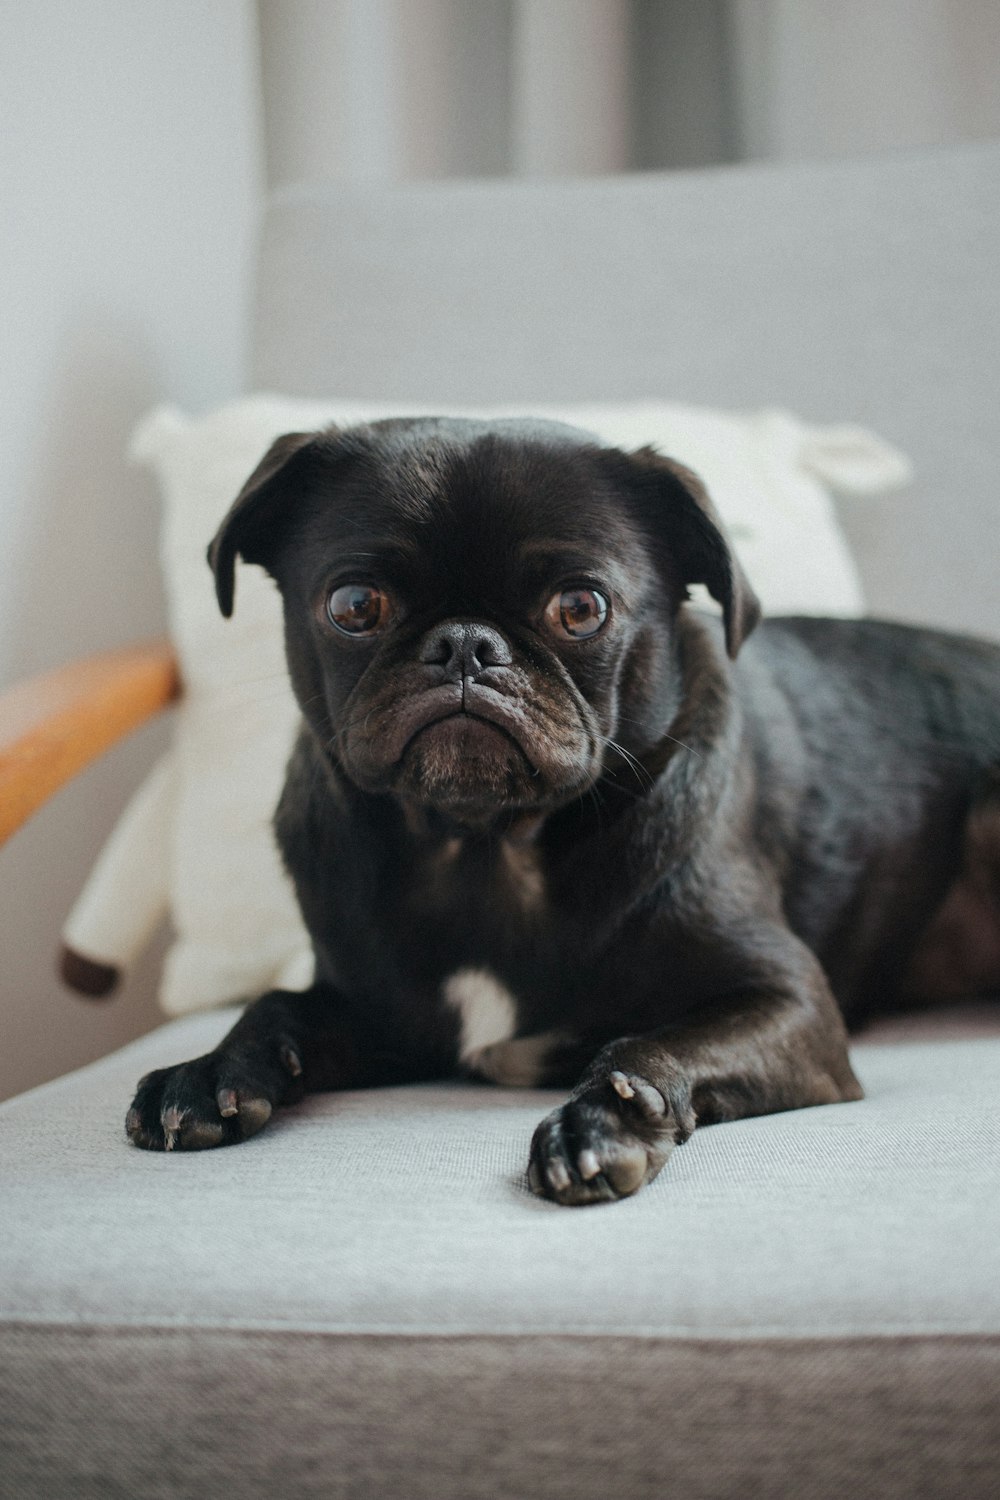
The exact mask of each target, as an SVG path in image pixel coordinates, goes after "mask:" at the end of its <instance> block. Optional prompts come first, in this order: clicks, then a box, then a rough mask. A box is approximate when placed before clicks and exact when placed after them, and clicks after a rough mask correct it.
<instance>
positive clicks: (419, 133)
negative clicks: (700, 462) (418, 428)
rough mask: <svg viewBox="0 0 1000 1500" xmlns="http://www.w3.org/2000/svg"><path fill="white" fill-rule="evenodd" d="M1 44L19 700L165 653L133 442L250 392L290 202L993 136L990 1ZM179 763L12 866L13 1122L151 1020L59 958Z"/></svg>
mask: <svg viewBox="0 0 1000 1500" xmlns="http://www.w3.org/2000/svg"><path fill="white" fill-rule="evenodd" d="M0 28H2V29H0V34H2V37H3V49H2V55H0V161H2V167H0V172H2V178H0V182H2V186H0V203H2V212H3V234H2V237H0V246H2V248H0V256H2V262H0V264H2V275H0V301H2V306H3V342H2V348H3V360H2V363H0V431H2V433H3V438H4V462H3V466H2V469H0V537H2V540H3V545H2V548H0V688H2V687H4V686H6V685H7V684H8V683H10V682H13V681H15V680H17V679H19V678H21V677H24V676H27V675H29V674H30V673H33V672H36V671H39V670H42V669H45V668H48V667H51V666H54V665H57V664H60V663H62V662H64V661H65V660H67V659H68V658H71V657H74V656H79V655H81V654H84V653H86V652H90V651H96V650H100V649H103V648H105V647H110V646H114V645H118V644H121V643H125V642H128V641H132V640H136V639H141V638H143V637H148V636H151V635H156V634H159V633H161V632H162V631H163V629H164V624H165V621H164V611H163V603H162V598H161V593H160V585H159V577H158V569H157V561H156V534H157V524H158V505H157V500H156V495H155V493H154V492H153V486H152V481H151V480H150V479H149V477H148V476H147V475H145V474H143V473H140V472H138V471H136V470H134V469H132V468H130V467H129V465H128V464H127V462H126V458H125V449H126V444H127V439H128V434H129V431H130V429H131V428H132V426H133V425H134V423H135V421H136V420H137V418H138V417H139V416H140V415H141V414H142V413H143V412H144V411H145V410H146V409H147V408H148V407H149V406H151V405H152V404H154V403H155V402H158V401H163V400H170V401H174V402H176V403H178V404H179V405H180V406H182V407H184V408H185V409H187V410H190V411H195V412H197V411H200V410H202V409H204V408H206V407H208V406H211V405H213V404H215V403H217V402H219V401H221V400H224V399H226V398H227V397H229V396H232V395H235V394H237V393H239V392H241V391H242V390H244V389H245V388H246V374H245V370H246V340H247V333H248V311H249V305H250V287H251V277H252V271H253V266H252V255H253V243H254V232H255V226H256V223H257V218H258V213H259V209H260V205H261V203H262V201H263V199H264V196H265V195H266V194H267V193H268V192H269V191H271V190H273V189H276V188H283V187H287V186H289V185H291V184H296V183H311V184H315V183H334V184H335V183H337V182H354V183H357V182H394V181H401V180H406V179H421V178H423V179H426V178H440V177H455V176H460V177H494V176H500V175H520V176H535V177H546V176H549V177H565V176H577V175H589V174H596V173H617V172H623V171H650V170H658V171H663V170H667V171H673V170H687V169H691V168H704V167H713V166H717V165H724V164H727V163H733V162H739V161H744V160H755V159H756V160H759V159H767V160H795V159H798V160H816V159H820V158H830V157H837V156H851V155H858V154H862V153H866V152H872V151H884V150H890V149H895V148H906V147H914V146H923V145H937V144H946V143H953V142H959V141H966V140H975V139H979V138H985V137H996V136H1000V5H997V3H996V0H837V3H836V4H831V3H829V0H257V3H254V0H212V3H211V4H209V5H206V4H204V3H202V0H170V3H168V4H167V3H160V4H154V3H151V0H33V3H32V4H31V5H26V4H24V3H23V0H0ZM357 394H358V395H359V396H369V395H370V396H377V395H378V393H377V392H363V391H359V392H358V393H357ZM656 394H659V395H663V396H666V397H671V398H677V399H683V398H684V394H685V393H684V392H683V391H665V392H658V393H656ZM414 395H415V396H418V395H419V393H414ZM832 415H836V416H839V415H842V414H839V413H837V414H832ZM847 415H850V414H849V413H848V414H847ZM166 734H167V726H166V725H165V724H159V725H154V726H152V727H150V728H149V729H146V730H144V731H142V732H141V733H140V734H139V735H138V736H137V737H135V739H134V740H133V741H131V742H130V743H129V744H127V745H125V746H123V747H121V748H119V749H118V750H116V751H115V752H114V753H113V754H112V755H110V756H109V757H107V758H106V760H105V761H104V762H102V764H100V765H99V766H96V767H94V768H93V769H92V770H90V771H89V772H88V773H87V774H86V775H85V776H84V777H83V778H81V780H80V781H79V782H78V783H77V784H75V785H74V786H72V787H70V788H69V789H67V790H66V791H64V792H63V793H61V794H60V796H59V797H58V798H57V799H56V800H55V802H54V803H52V804H51V805H50V806H49V807H48V808H47V809H46V810H45V811H44V812H43V813H42V814H40V815H39V816H38V817H37V818H36V819H35V820H34V821H33V822H32V823H30V824H29V825H28V826H27V827H26V828H25V829H23V830H22V831H21V832H20V833H19V834H18V835H17V836H16V837H15V839H14V840H13V842H12V843H11V844H10V845H9V846H8V847H7V848H6V849H5V850H4V851H3V854H2V856H0V858H2V861H3V867H2V884H0V892H2V894H0V954H2V964H0V986H2V1026H3V1040H2V1045H0V1097H4V1096H5V1095H8V1094H11V1093H13V1092H16V1091H18V1090H20V1089H22V1088H25V1087H28V1086H30V1085H31V1084H34V1083H36V1082H40V1081H42V1080H43V1079H46V1078H49V1077H52V1076H54V1075H56V1074H58V1073H61V1072H63V1071H65V1070H66V1069H67V1068H69V1067H71V1066H74V1065H77V1064H79V1063H81V1062H83V1061H86V1060H87V1059H88V1058H91V1057H97V1056H99V1055H101V1054H103V1053H104V1052H106V1051H108V1050H109V1048H111V1047H112V1046H114V1045H117V1044H119V1043H120V1042H121V1041H123V1040H125V1039H127V1038H128V1037H129V1036H132V1035H136V1034H138V1033H139V1032H140V1031H142V1030H144V1029H146V1028H147V1027H149V1026H151V1025H153V1024H155V1022H156V1021H157V1020H158V1019H159V1017H158V1015H157V1012H156V1010H155V1006H154V1002H153V998H152V995H153V973H154V970H155V964H156V955H155V954H153V955H150V957H149V959H148V960H147V961H146V962H145V963H144V964H143V966H142V967H141V969H140V971H139V972H138V973H136V974H135V975H134V976H133V977H132V978H131V979H130V980H129V983H128V986H127V988H126V991H125V993H124V994H123V995H121V996H119V997H118V999H117V1000H116V1001H114V1002H112V1003H110V1004H107V1003H105V1004H103V1005H101V1004H98V1005H94V1004H89V1003H87V1002H82V1001H80V1000H78V999H76V998H74V997H72V996H70V995H69V994H67V993H65V992H63V991H62V990H61V989H60V988H59V986H58V983H57V981H56V979H55V977H54V974H53V955H54V951H55V945H56V940H57V935H58V931H59V927H60V924H61V922H62V920H63V917H64V916H65V914H66V912H67V911H68V909H69V906H70V905H71V903H72V900H73V898H74V896H75V895H76V893H77V891H78V890H79V887H80V885H81V883H82V881H83V879H84V877H85V875H86V872H87V871H88V869H89V867H90V864H91V862H92V860H93V858H94V856H95V855H96V853H97V850H98V849H99V847H100V844H101V842H102V840H103V837H104V836H105V834H106V833H107V831H108V830H109V829H110V827H111V826H112V824H113V822H114V819H115V818H116V816H117V814H118V812H119V811H120V809H121V807H122V806H123V805H124V802H125V801H126V799H127V797H128V795H129V794H130V792H131V790H132V789H133V788H134V786H135V785H136V784H137V783H138V781H139V780H140V779H141V777H142V775H143V774H144V773H145V771H146V770H147V769H148V767H149V766H150V765H151V763H152V761H153V759H154V758H155V755H156V754H157V752H158V750H159V749H160V747H161V746H162V745H163V744H164V743H165V737H166Z"/></svg>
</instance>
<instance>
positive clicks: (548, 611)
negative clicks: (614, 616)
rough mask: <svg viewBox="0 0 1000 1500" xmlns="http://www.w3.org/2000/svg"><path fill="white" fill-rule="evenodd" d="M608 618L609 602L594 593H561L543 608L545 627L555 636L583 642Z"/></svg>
mask: <svg viewBox="0 0 1000 1500" xmlns="http://www.w3.org/2000/svg"><path fill="white" fill-rule="evenodd" d="M607 618H608V601H607V600H606V599H605V598H604V595H603V594H599V593H598V592H597V590H596V589H563V591H562V592H561V593H559V594H553V595H552V598H551V599H550V600H549V602H548V604H547V605H546V606H545V623H546V624H547V625H548V627H549V629H550V630H551V631H552V632H553V633H554V634H555V635H568V636H571V637H572V638H573V639H574V640H577V641H579V640H586V638H587V637H588V636H591V635H596V634H597V632H598V631H599V630H600V628H601V626H602V625H603V624H604V622H605V620H606V619H607Z"/></svg>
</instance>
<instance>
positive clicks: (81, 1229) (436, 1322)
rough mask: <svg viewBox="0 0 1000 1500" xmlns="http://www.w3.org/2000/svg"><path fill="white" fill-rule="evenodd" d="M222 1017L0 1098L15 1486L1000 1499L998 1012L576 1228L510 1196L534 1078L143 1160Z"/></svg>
mask: <svg viewBox="0 0 1000 1500" xmlns="http://www.w3.org/2000/svg"><path fill="white" fill-rule="evenodd" d="M229 1019H230V1016H227V1015H223V1014H216V1015H202V1016H194V1017H189V1018H185V1019H184V1020H182V1021H178V1022H175V1023H173V1024H171V1025H169V1026H166V1027H163V1028H161V1029H160V1030H159V1031H157V1032H155V1033H154V1034H153V1035H151V1036H149V1037H146V1038H144V1039H143V1040H141V1041H140V1042H137V1043H134V1044H133V1045H132V1046H130V1047H128V1048H126V1049H125V1050H124V1051H122V1052H119V1053H118V1054H116V1055H115V1056H113V1057H111V1058H107V1059H105V1060H104V1061H102V1062H100V1063H97V1064H95V1065H94V1066H92V1067H90V1068H87V1069H84V1070H83V1071H82V1072H80V1073H77V1074H74V1075H72V1076H70V1077H67V1078H63V1079H60V1080H58V1081H56V1082H55V1083H52V1084H48V1085H45V1086H44V1087H43V1088H40V1089H37V1090H35V1091H34V1092H33V1093H31V1094H28V1095H25V1096H23V1097H22V1098H21V1099H19V1100H14V1101H12V1102H11V1103H9V1104H8V1105H6V1106H3V1107H2V1109H0V1152H2V1174H3V1178H2V1197H3V1203H4V1219H5V1229H4V1233H3V1234H2V1236H0V1295H2V1304H0V1408H2V1411H3V1413H4V1414H5V1417H4V1419H2V1420H0V1455H3V1457H2V1458H0V1471H2V1470H3V1463H4V1462H6V1464H7V1468H6V1472H7V1473H10V1474H20V1476H21V1478H20V1480H19V1485H18V1487H17V1489H16V1491H14V1492H16V1493H18V1494H19V1495H25V1496H31V1495H34V1494H39V1495H41V1494H62V1493H73V1494H74V1495H82V1494H86V1495H90V1494H91V1493H93V1494H94V1495H95V1496H96V1495H98V1494H100V1495H101V1496H102V1497H103V1496H105V1495H109V1494H119V1493H120V1494H122V1495H131V1494H135V1493H139V1492H140V1491H141V1492H142V1493H143V1494H144V1495H149V1496H158V1495H161V1494H162V1495H164V1496H166V1495H168V1494H169V1495H186V1494H188V1493H192V1494H193V1493H195V1492H196V1487H197V1484H198V1483H201V1484H203V1486H204V1488H203V1490H202V1491H200V1492H201V1493H203V1492H210V1491H211V1489H212V1488H213V1487H217V1488H221V1487H222V1486H223V1485H225V1486H226V1487H227V1488H229V1489H235V1490H238V1491H239V1493H240V1494H241V1496H243V1497H245V1496H250V1495H256V1494H261V1495H264V1494H272V1495H273V1494H274V1493H290V1492H292V1488H294V1490H295V1492H296V1493H299V1494H304V1495H313V1494H315V1495H321V1494H322V1495H329V1494H338V1495H339V1494H345V1495H348V1494H350V1495H353V1494H359V1495H360V1494H367V1493H375V1492H376V1491H377V1492H379V1493H380V1494H383V1495H388V1496H396V1495H399V1496H422V1495H424V1494H426V1495H428V1496H430V1495H434V1496H436V1497H449V1496H452V1495H454V1496H456V1497H458V1496H461V1497H469V1496H479V1495H483V1496H485V1495H487V1494H497V1493H500V1494H509V1495H518V1494H531V1495H533V1496H549V1495H553V1496H556V1495H558V1496H563V1495H565V1496H571V1495H572V1496H574V1497H581V1500H585V1497H587V1496H590V1495H595V1496H596V1495H602V1496H604V1495H606V1494H607V1492H608V1489H609V1487H610V1486H611V1485H612V1484H614V1485H615V1487H616V1488H617V1489H624V1490H626V1491H631V1492H632V1493H644V1492H645V1491H643V1490H642V1488H641V1486H642V1485H643V1484H651V1483H652V1479H651V1477H650V1476H653V1477H656V1476H659V1478H658V1483H659V1482H663V1483H666V1482H667V1480H668V1478H669V1479H670V1481H671V1483H673V1482H674V1481H677V1480H679V1479H680V1478H682V1477H684V1476H685V1475H686V1476H687V1478H688V1481H689V1482H690V1483H694V1479H695V1478H697V1483H696V1484H695V1487H694V1489H693V1491H692V1492H693V1493H695V1494H698V1495H702V1494H703V1495H716V1494H725V1495H728V1494H733V1495H734V1496H735V1495H736V1494H739V1493H751V1492H755V1493H757V1494H768V1495H770V1494H774V1495H786V1494H787V1495H788V1496H793V1495H801V1494H802V1493H805V1492H806V1491H807V1490H808V1492H809V1493H810V1494H815V1495H820V1496H825V1495H827V1494H829V1495H831V1496H832V1495H834V1494H835V1493H836V1494H837V1495H838V1496H839V1495H841V1494H842V1487H843V1484H844V1483H845V1482H848V1481H849V1482H850V1484H851V1486H852V1487H853V1488H854V1489H855V1490H857V1491H859V1492H860V1493H862V1494H873V1495H874V1494H879V1495H888V1496H897V1495H898V1496H903V1495H908V1496H912V1495H916V1494H927V1495H931V1494H939V1493H943V1492H944V1491H945V1490H946V1489H948V1488H950V1487H952V1486H958V1485H959V1484H961V1485H963V1486H964V1492H965V1495H966V1496H967V1497H969V1496H980V1495H982V1496H984V1497H985V1496H986V1495H987V1494H989V1495H993V1494H995V1484H994V1479H995V1475H992V1470H991V1467H990V1466H991V1464H992V1462H993V1461H994V1458H995V1451H994V1446H993V1445H994V1444H995V1441H996V1434H997V1431H998V1424H1000V1380H998V1379H997V1376H998V1374H1000V1277H998V1276H997V1274H996V1265H997V1261H996V1247H997V1245H998V1243H1000V1192H998V1187H1000V1180H998V1179H1000V1169H998V1165H997V1162H998V1146H1000V1130H998V1126H997V1123H996V1108H995V1100H996V1080H997V1077H998V1076H1000V1026H997V1025H995V1024H994V1025H993V1026H992V1027H988V1028H986V1029H985V1034H982V1035H978V1036H975V1035H969V1034H968V1028H966V1034H965V1035H964V1036H962V1035H959V1036H958V1037H957V1038H956V1039H954V1040H948V1039H943V1036H942V1034H941V1033H939V1035H938V1037H937V1039H934V1040H914V1041H909V1042H907V1041H903V1042H899V1041H888V1040H884V1041H882V1042H879V1043H875V1042H869V1043H864V1042H862V1043H860V1044H859V1045H858V1046H857V1047H856V1048H855V1053H854V1060H855V1065H856V1068H857V1071H858V1074H859V1076H860V1077H861V1079H862V1081H863V1083H864V1085H865V1088H866V1098H865V1099H864V1100H862V1101H860V1102H858V1103H852V1104H840V1105H829V1106H825V1107H822V1108H817V1109H807V1110H799V1111H795V1112H792V1113H789V1114H783V1115H775V1116H771V1117H768V1118H763V1119H753V1120H745V1121H741V1122H738V1123H735V1124H726V1125H721V1126H712V1127H708V1128H706V1129H704V1130H700V1131H698V1132H696V1133H695V1135H694V1137H693V1138H692V1139H691V1140H690V1141H689V1142H688V1143H687V1144H686V1145H685V1146H684V1147H683V1148H681V1149H679V1150H678V1151H677V1152H675V1154H674V1156H673V1157H672V1159H671V1160H670V1162H669V1163H668V1165H667V1167H666V1168H665V1170H664V1171H663V1173H662V1174H661V1176H660V1177H659V1179H658V1180H657V1181H656V1182H655V1183H654V1184H652V1185H651V1186H650V1187H649V1188H648V1189H646V1190H645V1191H644V1192H643V1193H641V1194H640V1195H639V1196H638V1197H636V1198H634V1199H630V1200H627V1201H625V1202H622V1203H619V1204H615V1205H608V1206H599V1207H594V1208H590V1209H584V1210H572V1209H563V1208H559V1207H557V1206H555V1205H553V1204H551V1203H548V1202H544V1201H542V1200H539V1199H536V1198H534V1197H533V1196H532V1195H531V1194H530V1193H529V1192H528V1190H527V1188H526V1185H525V1182H524V1177H523V1169H524V1164H525V1158H526V1154H527V1146H528V1141H529V1139H530V1135H531V1131H532V1129H533V1126H534V1124H535V1123H536V1122H537V1120H538V1119H539V1118H540V1116H541V1115H542V1114H544V1113H545V1112H546V1111H547V1110H548V1109H549V1108H551V1107H552V1104H553V1102H554V1100H555V1098H556V1097H557V1096H555V1095H552V1094H549V1093H543V1092H534V1091H532V1092H522V1091H517V1092H515V1091H510V1092H506V1091H501V1090H495V1089H491V1088H487V1087H484V1086H478V1085H471V1084H469V1085H462V1084H448V1085H434V1086H419V1087H411V1088H398V1089H387V1090H382V1091H377V1092H356V1093H348V1094H340V1095H319V1096H313V1097H311V1098H309V1099H308V1100H306V1101H305V1103H304V1104H303V1105H301V1106H299V1107H298V1108H296V1109H295V1110H293V1111H288V1112H287V1113H282V1114H281V1115H279V1116H278V1117H277V1118H276V1119H275V1120H274V1121H273V1122H272V1123H271V1125H270V1126H269V1127H268V1129H267V1130H265V1131H264V1132H263V1134H262V1135H260V1136H259V1137H257V1138H255V1139H254V1140H253V1141H251V1142H248V1143H246V1144H245V1145H243V1146H240V1147H239V1148H237V1149H229V1150H222V1151H214V1152H206V1153H194V1154H169V1155H156V1154H149V1153H145V1152H139V1151H136V1150H134V1149H132V1148H131V1147H130V1146H128V1145H127V1143H126V1142H125V1139H124V1135H123V1128H122V1117H123V1114H124V1110H125V1107H126V1104H127V1101H128V1098H129V1095H130V1092H131V1089H132V1086H133V1085H134V1083H135V1080H136V1078H137V1076H138V1075H139V1073H141V1072H143V1071H145V1070H146V1069H148V1068H150V1067H154V1066H160V1065H164V1064H166V1063H169V1062H173V1061H177V1060H179V1059H181V1058H183V1057H185V1056H190V1055H194V1054H196V1053H198V1052H200V1051H203V1050H205V1049H206V1048H208V1047H210V1046H211V1045H213V1043H214V1042H215V1040H216V1039H217V1038H218V1036H219V1035H220V1034H221V1032H222V1030H223V1029H224V1027H225V1025H226V1024H227V1022H228V1020H229ZM998 1019H1000V1013H998ZM946 1035H947V1033H945V1034H944V1036H945V1037H946ZM834 1402H836V1403H838V1405H837V1406H836V1408H834V1407H833V1403H834ZM844 1403H846V1404H844ZM833 1409H836V1411H837V1419H836V1421H837V1430H836V1432H835V1431H834V1430H833V1428H832V1426H831V1421H830V1420H829V1419H828V1417H827V1412H828V1411H829V1410H833ZM778 1446H780V1447H781V1451H782V1453H783V1455H784V1458H783V1459H782V1463H781V1465H777V1460H776V1459H775V1452H776V1449H777V1447H778ZM4 1450H6V1452H4ZM220 1454H221V1455H222V1458H221V1459H220V1457H219V1455H220ZM220 1463H221V1465H222V1467H221V1468H220V1467H219V1465H220ZM160 1465H163V1466H165V1467H164V1468H163V1471H162V1473H161V1471H160V1467H158V1466H160ZM699 1465H700V1468H699ZM776 1465H777V1467H776ZM328 1466H329V1467H328ZM276 1473H280V1474H285V1475H286V1476H288V1483H287V1486H286V1485H283V1484H282V1483H279V1482H278V1480H277V1479H276V1478H275V1475H276ZM40 1474H44V1476H45V1482H46V1483H47V1484H48V1486H49V1488H47V1489H46V1488H32V1484H36V1485H37V1484H38V1483H40V1481H39V1479H38V1477H37V1476H38V1475H40ZM158 1474H159V1475H160V1477H159V1478H157V1475H158ZM164 1474H166V1476H167V1477H166V1478H164V1477H163V1475H164ZM109 1475H110V1476H112V1477H114V1479H115V1483H116V1484H118V1485H120V1488H115V1487H114V1486H111V1487H109V1486H108V1480H109ZM699 1475H700V1477H698V1476H699ZM706 1475H707V1476H708V1478H706ZM32 1476H35V1477H34V1478H32ZM712 1476H714V1477H712ZM918 1476H922V1478H921V1480H920V1484H918V1483H917V1482H916V1480H917V1477H918ZM293 1478H294V1485H293V1484H292V1479H293ZM737 1479H739V1483H737ZM876 1481H877V1482H876ZM102 1485H104V1487H103V1488H102V1487H101V1486H102ZM366 1485H367V1486H368V1488H366ZM754 1485H756V1486H757V1488H756V1491H754V1490H753V1486H754ZM989 1485H993V1487H992V1488H990V1487H989ZM88 1486H90V1487H89V1488H88ZM269 1486H270V1487H269ZM838 1486H840V1488H838ZM866 1486H867V1487H866ZM921 1486H923V1487H921Z"/></svg>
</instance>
